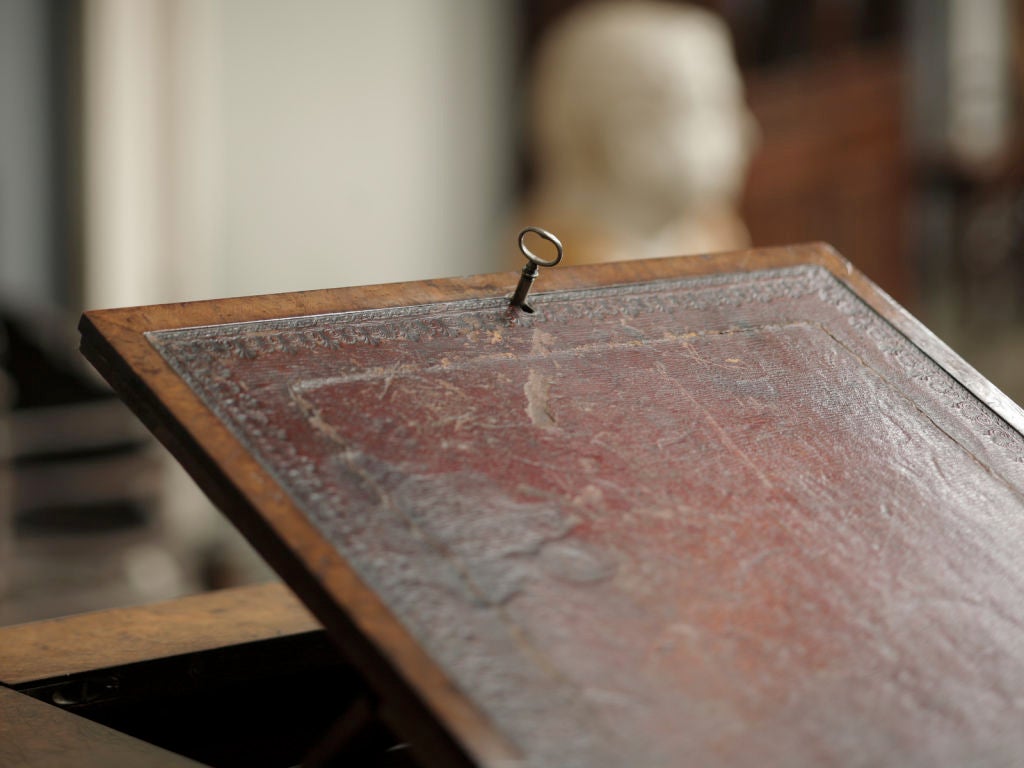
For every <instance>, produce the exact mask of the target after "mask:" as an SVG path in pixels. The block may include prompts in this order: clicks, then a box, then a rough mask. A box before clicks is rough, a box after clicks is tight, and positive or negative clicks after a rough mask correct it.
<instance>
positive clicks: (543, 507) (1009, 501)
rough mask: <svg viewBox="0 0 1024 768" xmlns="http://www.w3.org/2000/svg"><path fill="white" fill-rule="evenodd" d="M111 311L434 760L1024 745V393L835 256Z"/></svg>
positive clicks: (770, 256) (93, 317)
mask: <svg viewBox="0 0 1024 768" xmlns="http://www.w3.org/2000/svg"><path fill="white" fill-rule="evenodd" d="M512 284H514V277H511V276H509V275H507V274H506V275H497V276H485V277H477V278H470V279H462V280H441V281H429V282H422V283H409V284H403V285H395V286H383V287H381V286H378V287H372V288H363V289H344V290H335V291H316V292H310V293H302V294H288V295H281V296H266V297H258V298H247V299H232V300H225V301H218V302H201V303H195V304H185V305H174V306H170V305H168V306H156V307H143V308H138V309H126V310H111V311H105V312H92V313H87V314H86V316H85V318H84V319H83V323H82V332H83V351H84V352H85V353H86V355H87V356H88V357H89V358H90V360H92V361H93V362H94V363H95V364H96V366H97V367H98V368H99V369H100V370H101V372H102V373H103V374H104V375H105V376H106V377H107V378H108V380H110V382H111V383H112V384H113V385H114V387H115V388H116V389H117V390H118V391H119V392H120V394H121V395H122V397H123V398H124V399H125V400H126V401H127V402H128V403H129V405H131V406H132V407H133V408H134V409H135V410H136V412H138V413H139V415H140V416H141V417H142V418H143V420H144V421H146V423H147V424H148V425H149V426H150V427H151V429H153V431H154V432H155V433H156V434H157V435H158V436H159V437H160V438H161V439H162V440H163V441H164V442H165V443H166V444H167V446H168V447H169V448H170V449H171V450H172V451H173V452H174V453H175V455H176V456H177V457H178V459H179V460H180V461H181V462H182V463H183V464H184V465H185V466H186V468H188V469H189V471H190V472H191V473H192V475H193V476H194V477H195V478H196V480H197V481H198V482H199V483H200V485H202V486H203V488H204V489H205V490H206V492H207V493H208V494H209V495H210V496H211V497H212V498H213V499H214V500H215V501H216V502H217V503H218V504H219V505H220V506H221V507H222V509H224V511H225V512H226V513H227V514H228V515H229V516H230V517H231V518H232V519H233V520H234V521H235V523H236V524H237V525H238V526H239V528H241V529H242V531H243V533H245V534H246V535H247V536H248V537H249V538H250V539H251V541H252V542H253V544H254V545H255V546H256V547H257V548H258V549H259V550H260V551H261V552H262V553H263V555H264V556H265V557H266V558H267V560H268V561H269V562H270V563H271V564H272V565H273V566H274V567H276V568H277V569H278V570H279V571H280V572H281V574H282V576H283V577H284V578H285V579H286V580H287V581H288V582H289V583H290V584H291V585H292V586H293V588H294V589H295V590H296V592H297V593H298V594H299V595H300V597H302V598H303V599H304V600H305V601H307V602H308V604H309V605H310V607H311V608H312V609H313V611H314V612H315V613H316V614H317V615H318V617H319V618H320V619H321V620H322V621H323V622H324V624H325V625H326V626H327V627H328V629H329V631H331V632H332V633H333V634H334V636H335V638H336V639H337V640H338V641H339V643H340V644H341V645H342V647H343V648H344V649H345V650H346V651H347V652H348V653H349V654H350V656H352V658H353V659H354V661H355V662H356V663H358V664H359V665H360V666H361V667H362V668H363V669H364V670H365V671H366V673H367V676H368V678H369V679H370V682H371V683H372V684H373V685H375V686H376V687H377V689H378V692H379V693H380V695H381V696H382V698H383V699H384V701H385V704H386V706H388V707H390V708H392V709H393V711H394V712H395V713H396V714H395V715H394V717H395V719H396V723H397V727H398V728H399V730H400V731H401V732H402V733H404V734H405V735H406V737H407V738H410V739H411V740H412V741H413V742H414V743H415V744H418V745H419V746H420V747H421V748H422V749H421V758H423V759H424V761H425V762H428V763H429V762H431V761H434V762H436V763H437V764H450V763H451V762H452V761H453V760H456V759H464V760H465V761H466V762H469V763H472V764H479V765H487V766H494V765H513V764H522V765H528V766H538V767H539V766H556V765H557V766H587V768H595V767H596V766H623V765H630V766H675V765H679V764H680V763H681V761H682V762H687V763H688V764H693V765H712V764H713V765H729V766H747V765H764V764H771V765H822V764H828V765H854V764H856V765H868V764H869V765H878V764H892V765H896V764H898V765H929V766H934V765H950V766H952V765H965V764H1006V763H1009V762H1012V761H1013V760H1014V759H1016V758H1017V757H1018V756H1019V755H1021V754H1024V728H1022V727H1021V725H1022V722H1024V697H1022V695H1021V691H1024V643H1022V642H1021V631H1022V629H1021V628H1022V626H1024V557H1022V555H1021V552H1022V551H1024V439H1022V437H1021V434H1020V430H1021V428H1022V424H1024V418H1022V416H1021V412H1020V410H1019V409H1017V407H1016V406H1014V405H1013V404H1012V403H1010V402H1009V401H1008V400H1007V399H1006V398H1005V397H1004V396H1002V395H1001V394H1000V393H999V392H998V391H997V390H995V389H994V388H993V387H991V385H989V384H988V383H987V382H985V381H984V379H982V378H981V377H980V376H979V375H978V374H976V373H974V372H973V371H972V370H971V369H970V368H969V367H968V366H966V364H964V363H963V362H962V361H961V360H960V359H959V358H957V357H956V356H955V355H954V354H953V353H951V352H950V351H949V350H948V349H947V348H946V347H944V346H943V345H942V344H941V343H940V342H938V341H937V340H936V339H935V338H934V337H933V336H932V335H931V334H929V333H928V332H927V331H926V330H925V329H924V328H923V327H922V326H921V325H919V324H918V323H917V322H916V321H914V320H913V319H911V318H910V317H909V315H907V314H906V313H905V312H904V311H903V310H901V309H900V308H899V307H897V306H896V305H895V304H894V303H893V302H892V301H891V300H889V299H888V298H887V297H886V296H885V295H884V294H882V293H881V292H880V291H878V290H877V289H876V288H875V287H874V286H872V285H871V284H870V283H869V282H868V281H867V280H866V279H865V278H864V277H863V276H862V275H860V274H858V273H857V272H855V271H854V270H853V269H852V268H851V267H850V266H849V264H847V263H846V262H845V261H843V260H842V259H841V258H840V257H838V256H837V255H835V254H834V252H832V251H831V250H830V249H828V248H827V247H824V246H801V247H794V248H785V249H772V250H764V251H750V252H745V253H740V254H731V255H723V256H715V257H691V258H680V259H665V260H654V261H646V262H631V263H622V264H614V265H602V266H595V267H583V268H565V269H562V270H552V271H550V272H548V273H546V274H545V276H544V282H543V283H542V284H541V285H539V286H538V290H539V291H540V293H535V294H533V295H532V297H531V300H532V303H533V305H534V307H535V309H536V310H537V312H536V314H533V315H528V314H524V313H521V312H519V311H516V310H512V311H510V310H509V309H508V307H507V302H506V301H505V300H504V299H502V298H501V296H502V295H503V294H505V293H507V291H508V290H509V289H510V286H511V285H512Z"/></svg>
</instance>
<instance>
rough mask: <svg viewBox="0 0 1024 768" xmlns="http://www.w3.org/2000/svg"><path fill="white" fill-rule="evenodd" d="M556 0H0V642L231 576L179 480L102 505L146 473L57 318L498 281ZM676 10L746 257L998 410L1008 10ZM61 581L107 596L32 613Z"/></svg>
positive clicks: (1022, 244) (1006, 240) (1015, 130)
mask: <svg viewBox="0 0 1024 768" xmlns="http://www.w3.org/2000/svg"><path fill="white" fill-rule="evenodd" d="M586 2H588V0H489V1H488V2H475V1H474V0H423V1H422V2H421V1H419V0H387V1H386V2H385V1H382V2H374V3H358V2H342V1H337V2H335V1H332V0H288V1H286V0H0V311H2V312H3V320H4V325H3V326H2V328H3V333H2V334H0V354H2V355H3V358H2V360H3V365H4V372H5V373H4V377H3V378H0V382H2V381H6V384H3V385H2V386H0V398H2V400H0V402H3V401H6V403H7V407H6V410H5V411H3V412H4V413H5V416H4V418H3V421H2V422H0V451H4V452H6V455H7V460H6V461H5V462H4V463H3V464H2V465H0V466H2V469H0V559H2V560H0V561H2V562H3V563H4V565H3V566H2V567H0V590H2V589H3V586H2V583H3V580H4V579H6V583H7V588H6V597H4V596H3V593H0V622H2V621H14V620H21V619H24V618H32V617H35V616H38V615H42V614H45V613H59V612H67V611H68V610H74V609H81V608H90V607H99V606H100V605H101V604H103V603H104V601H106V602H110V601H115V602H125V601H128V600H141V599H152V598H154V597H160V596H169V595H170V594H176V593H178V592H181V591H189V590H194V589H199V588H203V587H205V586H210V585H216V584H221V583H230V582H231V581H232V580H233V579H240V578H248V577H249V576H247V575H246V574H251V573H258V572H259V568H258V566H254V567H253V568H252V569H249V568H248V567H247V566H238V567H237V568H236V569H235V571H234V572H232V569H231V563H238V562H241V561H244V560H245V559H246V557H248V555H245V554H237V553H238V552H242V551H244V547H243V546H242V545H241V544H239V543H238V542H237V541H236V540H235V539H233V538H232V536H231V534H230V533H229V532H227V531H226V530H225V529H224V528H223V527H222V526H221V525H220V523H218V522H216V521H217V520H218V518H217V516H216V514H215V513H214V512H213V511H211V510H210V509H209V508H208V507H207V506H206V504H205V502H204V501H203V500H202V499H201V497H199V495H198V493H197V492H195V491H194V490H193V489H192V486H191V484H190V482H189V481H188V480H187V479H185V478H183V477H181V476H180V475H176V474H174V473H173V471H171V470H167V469H166V468H161V469H160V471H159V472H158V473H157V474H156V475H155V479H153V481H152V483H151V485H145V484H143V485H142V486H141V487H140V486H139V484H138V483H136V487H134V488H131V489H128V490H119V486H118V482H119V481H118V478H124V477H125V475H126V474H131V473H132V472H135V474H136V476H142V475H139V473H138V472H137V469H138V466H139V465H138V464H137V463H136V464H132V463H131V462H138V461H142V460H141V459H139V456H140V455H143V456H146V457H148V458H146V459H145V461H152V462H155V464H154V465H155V466H160V467H162V464H163V462H164V458H163V453H162V452H161V451H159V450H154V449H153V448H152V446H151V445H150V444H149V443H148V442H147V441H146V439H145V437H144V436H142V435H139V434H136V433H135V432H133V428H134V427H133V425H134V421H133V420H132V418H131V417H130V416H127V415H126V414H121V415H119V416H118V415H111V414H113V413H116V411H115V410H104V409H115V408H116V403H113V402H112V401H110V402H108V400H109V395H108V394H107V393H106V392H105V390H104V389H103V388H102V386H100V385H99V384H98V383H97V382H96V381H95V380H94V379H93V378H92V377H91V374H89V373H88V372H87V371H85V370H84V368H82V367H81V366H80V365H79V363H78V361H77V358H76V355H75V352H74V347H75V339H74V335H75V334H74V332H73V328H74V322H75V317H76V315H77V313H78V312H80V311H81V310H82V309H83V308H87V307H89V308H93V307H109V306H117V305H130V304H140V303H148V302H161V301H178V300H187V299H197V298H214V297H223V296H232V295H243V294H250V293H263V292H272V291H285V290H297V289H308V288H320V287H328V286H339V285H351V284H362V283H370V282H383V281H392V280H405V279H418V278H425V277H436V276H443V275H454V274H463V273H474V272H485V271H490V270H493V269H496V268H499V266H500V265H501V263H502V262H501V255H500V250H501V246H500V245H499V243H501V242H503V239H504V238H506V236H507V232H506V229H507V228H508V221H509V217H510V211H512V210H513V209H514V206H515V204H516V200H517V199H519V198H520V197H521V196H522V195H523V194H524V192H525V191H526V190H527V189H529V186H530V184H531V180H532V178H533V177H534V176H535V175H536V169H535V168H533V167H531V161H530V153H529V147H528V145H527V142H526V140H525V139H524V131H523V124H524V120H523V118H522V109H523V105H524V103H525V100H524V98H523V87H524V85H525V83H526V82H527V80H528V73H529V66H530V61H531V57H532V55H533V53H534V52H535V51H536V50H537V47H538V44H539V41H540V40H541V39H542V37H543V35H544V33H545V31H546V30H548V29H549V28H550V27H551V25H552V24H554V23H556V22H557V21H558V19H560V18H562V17H564V15H565V14H566V13H568V12H569V11H571V9H572V8H573V7H575V6H578V5H580V4H582V3H586ZM695 4H697V5H700V6H703V7H705V8H708V9H710V10H712V11H714V12H716V13H718V14H719V15H720V16H721V17H722V18H723V19H724V20H725V22H726V23H727V24H728V27H729V29H730V31H731V33H732V37H733V42H734V45H735V49H736V55H737V59H738V63H739V65H740V67H741V71H742V74H743V79H744V83H745V86H746V91H747V99H748V101H749V103H750V106H751V108H752V110H753V112H754V114H755V116H756V118H757V120H758V122H759V124H760V129H761V144H760V149H759V151H758V154H757V155H756V156H755V158H754V160H753V165H752V167H751V169H750V173H749V178H748V182H747V186H746V190H745V193H744V199H743V205H742V214H743V217H744V219H745V221H746V223H747V226H748V228H749V230H750V233H751V236H752V239H753V242H754V244H755V245H770V244H778V243H785V242H794V241H802V240H811V239H820V240H827V241H829V242H832V243H833V244H834V245H835V246H836V247H837V248H838V249H839V250H840V251H841V252H842V253H843V254H844V255H846V256H847V257H848V258H850V259H851V260H852V261H853V262H854V263H855V264H856V265H857V266H858V267H859V268H861V269H862V270H863V271H865V272H866V273H867V274H868V275H869V276H870V277H872V278H873V279H874V280H876V281H877V282H878V283H879V284H880V285H881V286H882V287H883V288H885V289H886V290H887V291H889V292H890V293H891V294H892V295H893V296H894V297H895V298H897V299H898V300H899V301H901V302H903V303H905V304H906V305H907V306H908V307H910V308H911V309H912V310H913V311H914V312H915V313H917V314H918V315H919V316H921V317H922V319H924V320H925V322H926V323H928V324H929V325H930V326H932V327H933V329H935V330H936V331H937V332H938V333H939V335H940V336H941V337H943V338H944V339H946V340H947V341H948V342H950V343H951V345H952V346H953V347H954V348H955V349H956V350H957V351H959V352H960V353H961V354H963V355H964V356H965V357H966V358H967V359H968V361H970V362H973V363H974V364H975V365H976V366H977V367H979V368H980V370H981V371H982V373H984V374H985V375H987V376H988V377H990V378H991V379H993V380H994V381H995V383H996V384H997V385H998V386H1001V387H1002V388H1004V389H1005V390H1006V391H1007V392H1008V393H1009V394H1010V395H1011V396H1012V397H1014V398H1015V399H1016V400H1018V401H1021V400H1024V365H1022V364H1021V363H1020V362H1019V361H1021V360H1024V331H1022V326H1024V310H1022V306H1021V297H1022V296H1024V194H1022V165H1021V159H1022V158H1021V142H1020V135H1021V133H1020V128H1021V125H1020V119H1019V117H1020V106H1021V93H1022V87H1021V83H1022V61H1024V59H1022V37H1024V35H1022V29H1024V27H1022V19H1024V13H1022V10H1021V7H1020V6H1021V2H1020V0H902V1H900V0H700V1H699V2H696V3H695ZM54 382H61V384H60V386H56V385H55V384H54ZM83 403H84V405H81V404H83ZM61 408H64V409H65V410H60V409H61ZM90 408H91V409H92V410H89V409H90ZM47 409H49V410H47ZM54 409H57V410H54ZM68 409H71V410H68ZM75 409H77V410H75ZM83 409H84V410H83ZM83 413H84V414H85V415H84V416H83V415H82V414H83ZM47 414H49V415H47ZM54 414H56V415H54ZM69 414H71V415H69ZM73 418H78V419H81V421H74V420H73ZM118 419H122V420H123V421H118ZM55 423H56V424H62V425H64V427H63V428H55V427H53V426H52V425H53V424H55ZM47 424H49V425H51V426H49V427H47V426H45V425H47ZM69 424H75V425H76V426H75V427H74V428H73V429H71V428H70V427H68V426H67V425H69ZM119 424H120V426H118V425H119ZM40 425H42V426H40ZM100 425H107V427H109V426H110V425H114V426H113V427H110V428H109V429H107V428H105V427H101V426H100ZM47 430H48V431H47ZM41 435H42V437H41ZM82 435H92V436H93V437H94V439H92V440H91V441H90V440H83V439H82ZM69 445H72V446H73V448H69V447H68V446H69ZM55 457H56V458H55ZM82 462H85V463H84V464H82ZM146 466H149V465H148V464H147V465H146ZM83 467H84V468H83ZM132 467H135V470H133V469H131V468H132ZM76 471H77V472H78V474H79V476H81V477H82V478H85V479H83V480H82V482H83V483H86V480H88V481H89V482H91V483H92V484H91V485H88V483H86V485H79V486H76V485H74V484H73V483H71V482H70V481H68V480H67V479H66V478H67V477H69V476H71V475H68V474H67V473H69V472H71V473H74V472H76ZM61 473H64V474H61ZM168 473H169V474H168ZM147 476H148V475H147ZM98 477H99V478H101V479H102V481H101V482H97V480H96V478H98ZM62 478H63V479H62ZM168 478H169V479H168ZM61 484H63V485H64V486H66V488H67V494H66V496H65V498H64V499H63V500H62V499H55V498H51V499H50V500H49V501H47V503H46V504H42V502H40V501H39V498H40V497H39V496H38V494H37V493H36V492H29V491H28V490H26V489H31V488H36V489H38V488H46V487H56V486H58V485H61ZM168 488H170V489H172V490H171V491H168ZM19 489H20V490H19ZM101 489H107V490H108V491H109V496H110V498H107V499H106V500H103V499H104V497H103V494H102V493H101ZM90 494H91V495H90ZM5 498H6V502H4V501H2V499H5ZM85 498H90V499H93V501H92V502H90V504H91V506H90V505H83V504H81V503H79V504H77V506H76V502H75V500H76V499H79V500H81V499H85ZM126 499H127V501H126ZM129 502H130V503H129ZM104 505H105V506H104ZM118 505H120V506H118ZM126 505H127V506H126ZM115 508H116V509H118V510H120V512H118V514H114V513H113V512H111V509H115ZM129 508H130V509H131V510H134V511H133V512H132V513H131V514H128V513H126V512H125V509H129ZM75 509H78V512H74V510H75ZM97 509H100V510H105V512H103V513H102V514H103V515H106V516H107V517H106V518H104V519H105V520H106V521H107V523H109V524H108V525H106V527H104V526H98V527H97V526H95V525H94V523H95V520H96V519H97V515H99V514H100V513H98V512H97V511H96V510H97ZM19 510H20V511H19ZM54 510H57V511H54ZM69 510H70V511H69ZM76 514H77V515H78V517H75V515H76ZM90 515H91V517H90ZM83 520H89V521H91V522H90V523H89V525H93V528H89V527H88V525H87V526H86V530H88V531H91V533H83V532H82V525H83V523H82V521H83ZM69 521H70V523H69ZM76 521H77V522H76ZM69 524H70V528H69ZM76 526H77V529H76ZM71 529H75V530H71ZM69 530H71V532H70V533H69V532H68V531H69ZM57 539H61V541H63V544H62V546H64V545H66V546H65V549H64V550H61V554H60V555H59V556H57V555H53V556H52V557H51V559H50V560H47V559H46V558H47V557H48V555H47V554H46V553H47V552H54V551H56V550H53V549H52V548H50V549H47V546H48V545H47V542H50V543H52V542H54V541H56V540H57ZM26 542H28V543H26ZM32 542H35V543H34V544H33V543H32ZM104 542H106V543H104ZM126 542H128V543H126ZM211 542H214V544H211ZM225 542H226V543H225ZM36 544H38V546H36ZM104 547H107V549H104ZM126 547H127V548H128V549H131V551H132V552H133V553H134V554H132V555H131V556H122V554H123V553H124V552H125V551H126ZM5 552H6V555H5ZM98 552H100V553H102V552H107V553H115V554H112V555H110V556H109V557H106V556H105V555H104V556H102V557H101V556H99V555H97V553H98ZM218 552H219V553H220V554H216V556H215V555H214V554H211V553H218ZM224 552H228V553H229V554H228V555H224V554H223V553H224ZM24 553H29V555H25V556H24V557H21V556H22V555H23V554H24ZM76 553H78V554H81V563H80V564H79V565H78V566H75V568H71V569H67V570H66V578H64V579H63V581H61V579H59V578H57V579H56V580H54V579H51V580H50V581H49V582H47V585H46V586H45V587H38V588H34V587H32V583H33V582H32V580H33V579H38V574H39V573H41V572H45V573H48V574H53V573H60V571H61V564H62V563H64V564H66V563H67V562H69V561H70V560H74V556H75V554H76ZM117 553H121V554H117ZM231 553H234V554H231ZM103 557H106V559H107V560H108V561H110V562H113V561H116V562H117V563H119V565H118V567H117V568H107V570H106V571H104V572H103V573H99V572H96V571H93V572H90V571H89V570H88V569H89V567H90V564H95V563H96V562H97V561H98V560H101V559H103ZM19 558H21V561H20V564H19ZM25 558H27V560H26V559H25ZM28 560H31V563H30V562H28ZM223 562H227V563H228V566H227V567H226V571H227V573H226V575H225V573H224V568H223V567H221V566H223ZM32 563H35V566H33V565H32ZM40 563H41V564H42V565H40ZM218 563H220V564H221V565H218ZM36 566H38V567H36ZM76 569H77V570H76ZM218 569H220V570H218ZM125 574H128V575H129V576H131V574H135V575H134V577H131V578H134V581H131V579H130V578H128V577H126V576H125ZM154 574H156V575H155V576H154ZM217 574H220V575H217ZM90 578H92V579H93V581H94V583H107V584H108V585H120V586H121V587H123V586H124V584H126V583H128V582H131V584H132V585H134V586H132V587H131V590H128V591H126V590H125V589H123V588H118V589H114V588H113V587H111V588H110V589H108V590H106V591H104V590H103V589H99V588H97V589H94V590H92V592H91V593H90V595H88V596H86V597H83V596H82V595H80V594H79V595H77V596H75V595H72V596H71V597H69V598H68V600H67V601H64V602H61V601H59V600H51V601H46V600H42V598H41V597H40V595H41V594H43V593H45V594H46V595H52V594H56V593H58V592H60V590H61V589H62V588H66V591H67V592H68V593H69V594H70V593H71V592H73V591H74V590H73V589H71V587H70V586H69V585H70V584H72V583H78V584H81V583H84V582H87V581H88V580H89V579H90ZM126 578H128V582H126ZM61 584H63V587H62V586H61Z"/></svg>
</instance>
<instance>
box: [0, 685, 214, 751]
mask: <svg viewBox="0 0 1024 768" xmlns="http://www.w3.org/2000/svg"><path fill="white" fill-rule="evenodd" d="M0 765H3V766H11V768H14V767H15V766H17V768H92V767H93V766H94V767H95V768H111V766H145V768H185V766H198V765H199V763H196V762H193V761H192V760H188V759H186V758H184V757H180V756H178V755H175V754H173V753H171V752H168V751H166V750H163V749H160V748H159V747H154V746H153V745H152V744H147V743H146V742H144V741H140V740H138V739H134V738H132V737H131V736H126V735H124V734H123V733H118V732H117V731H115V730H112V729H110V728H107V727H106V726H103V725H99V724H98V723H94V722H92V721H90V720H86V719H85V718H84V717H79V716H78V715H72V714H69V713H68V712H63V711H61V710H60V709H58V708H57V707H54V706H50V705H49V704H44V703H43V702H41V701H36V700H35V699H33V698H31V697H29V696H25V695H24V694H21V693H17V692H16V691H12V690H10V689H9V688H4V687H2V686H0Z"/></svg>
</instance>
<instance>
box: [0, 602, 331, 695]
mask: <svg viewBox="0 0 1024 768" xmlns="http://www.w3.org/2000/svg"><path fill="white" fill-rule="evenodd" d="M319 626H320V625H319V624H318V623H317V622H316V620H315V619H314V618H313V617H312V616H311V615H310V614H309V612H308V611H307V610H306V609H305V608H303V606H302V605H301V603H299V602H298V600H296V599H295V597H294V596H293V595H292V593H291V591H290V590H289V589H288V588H287V587H286V586H284V585H283V584H279V583H273V582H272V583H268V584H259V585H255V586H247V587H238V588H235V589H225V590H220V591H218V592H208V593H206V594H201V595H193V596H191V597H185V598H180V599H178V600H170V601H168V602H165V603H156V604H153V605H142V606H136V607H131V608H114V609H111V610H106V611H97V612H95V613H83V614H79V615H77V616H68V617H65V618H60V619H51V620H47V621H37V622H32V623H29V624H17V625H14V626H9V627H0V683H3V684H5V685H9V686H18V685H23V684H25V683H28V682H32V681H37V680H45V679H48V678H55V677H59V676H61V675H73V674H79V673H82V672H88V671H91V670H97V669H106V668H109V667H119V666H124V665H126V664H132V663H136V662H143V661H152V660H154V659H158V658H164V657H169V656H178V655H181V654H186V653H197V652H200V651H207V650H211V649H214V648H226V647H228V646H232V645H240V644H242V643H249V642H255V641H258V640H266V639H269V638H274V637H282V636H285V635H290V634H298V633H301V632H310V631H313V630H316V629H318V628H319Z"/></svg>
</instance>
